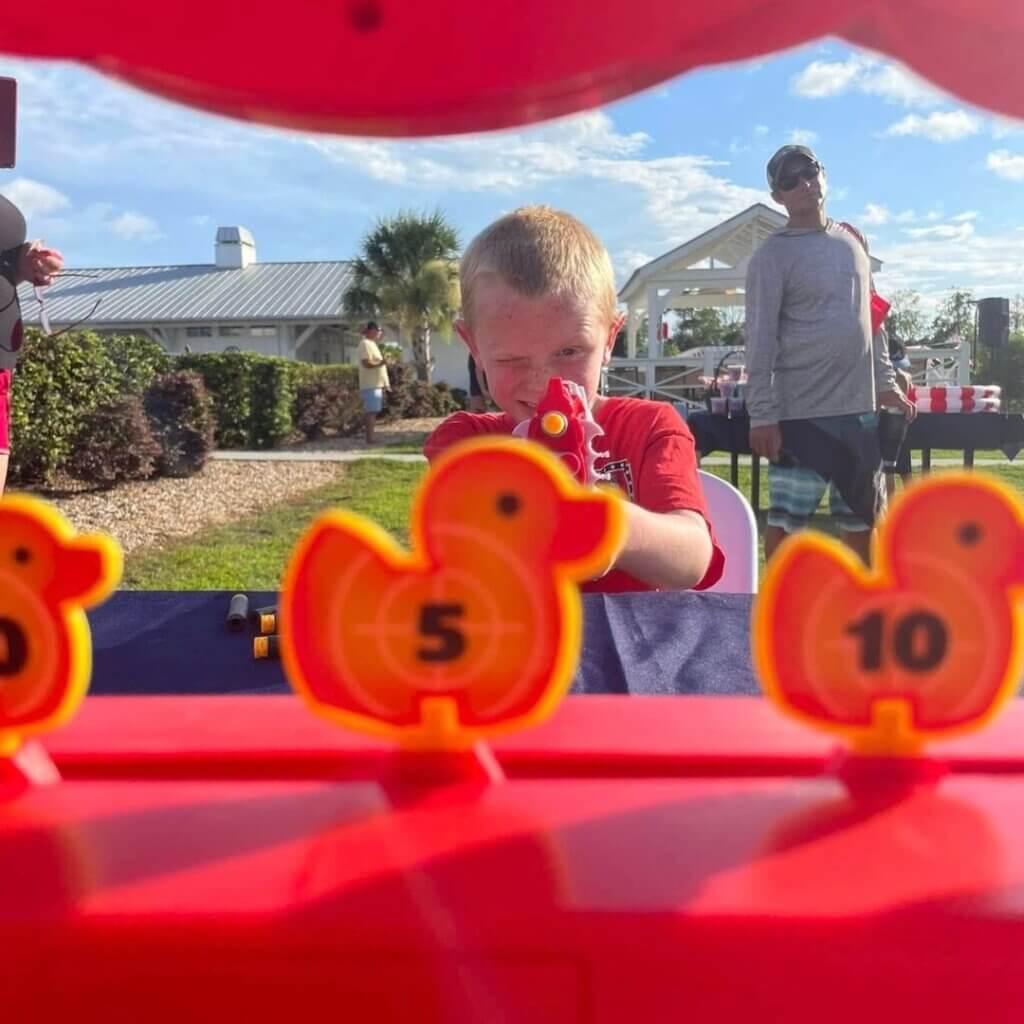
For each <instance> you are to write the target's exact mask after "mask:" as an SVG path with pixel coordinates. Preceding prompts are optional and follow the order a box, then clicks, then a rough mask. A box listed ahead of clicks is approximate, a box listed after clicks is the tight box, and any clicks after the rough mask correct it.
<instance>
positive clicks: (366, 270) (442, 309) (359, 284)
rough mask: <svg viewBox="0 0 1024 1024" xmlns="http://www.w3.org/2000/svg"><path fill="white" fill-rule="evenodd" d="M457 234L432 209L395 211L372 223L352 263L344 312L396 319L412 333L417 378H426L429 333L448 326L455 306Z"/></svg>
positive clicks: (429, 361)
mask: <svg viewBox="0 0 1024 1024" xmlns="http://www.w3.org/2000/svg"><path fill="white" fill-rule="evenodd" d="M458 249H459V238H458V234H457V233H456V231H455V229H454V228H453V227H452V226H451V225H450V224H449V223H448V222H447V221H446V220H445V218H444V215H443V214H442V213H441V212H440V211H437V212H435V213H433V214H429V215H428V214H424V215H419V214H415V213H411V212H404V211H400V212H399V214H398V216H396V217H391V218H390V219H382V220H379V221H377V224H376V225H375V226H374V228H373V230H372V231H371V232H370V233H369V234H368V235H367V236H366V237H365V238H364V239H363V244H362V250H363V254H362V256H360V257H359V259H357V260H355V262H354V263H353V267H352V284H351V285H350V286H349V288H348V290H347V291H346V292H345V312H346V314H348V315H349V316H352V317H360V318H371V319H377V320H383V321H390V322H392V323H398V324H399V325H401V327H403V328H405V329H406V330H408V331H409V333H410V334H411V336H412V352H413V361H414V362H415V364H416V376H417V378H418V379H419V380H422V381H427V382H429V381H430V371H431V370H432V369H433V366H434V360H433V359H432V358H431V355H430V332H431V331H433V330H447V329H449V328H450V327H451V324H452V321H453V320H454V318H455V315H456V313H457V312H458V309H459V272H458V264H457V262H456V260H457V258H458Z"/></svg>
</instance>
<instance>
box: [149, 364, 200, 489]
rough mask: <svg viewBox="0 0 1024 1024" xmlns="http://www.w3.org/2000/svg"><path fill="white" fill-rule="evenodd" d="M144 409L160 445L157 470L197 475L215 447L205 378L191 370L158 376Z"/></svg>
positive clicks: (173, 473) (169, 474)
mask: <svg viewBox="0 0 1024 1024" xmlns="http://www.w3.org/2000/svg"><path fill="white" fill-rule="evenodd" d="M145 410H146V415H147V416H148V417H149V421H150V424H151V427H152V431H153V436H154V437H155V439H156V443H157V449H158V454H157V457H156V468H157V471H158V472H159V473H161V474H164V475H166V476H174V477H183V476H191V475H192V474H193V473H198V472H199V470H200V469H202V468H203V466H204V465H205V464H206V460H207V458H208V457H209V454H210V451H211V449H212V448H213V402H212V400H211V398H210V394H209V392H208V391H207V390H206V386H205V385H204V384H203V378H202V377H200V376H199V374H198V373H195V372H193V371H190V370H178V371H176V372H175V373H167V374H164V375H163V376H162V377H158V378H157V379H156V380H155V381H154V382H153V383H152V384H151V385H150V386H149V388H148V389H147V391H146V396H145Z"/></svg>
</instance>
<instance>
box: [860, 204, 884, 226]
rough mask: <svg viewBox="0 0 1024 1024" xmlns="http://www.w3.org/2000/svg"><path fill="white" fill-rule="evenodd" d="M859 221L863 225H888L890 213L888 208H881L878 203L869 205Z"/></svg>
mask: <svg viewBox="0 0 1024 1024" xmlns="http://www.w3.org/2000/svg"><path fill="white" fill-rule="evenodd" d="M858 220H859V221H860V223H861V224H887V223H888V221H889V211H888V209H887V208H886V207H884V206H880V205H878V204H877V203H868V204H867V206H865V207H864V212H863V213H862V214H861V215H860V217H859V218H858Z"/></svg>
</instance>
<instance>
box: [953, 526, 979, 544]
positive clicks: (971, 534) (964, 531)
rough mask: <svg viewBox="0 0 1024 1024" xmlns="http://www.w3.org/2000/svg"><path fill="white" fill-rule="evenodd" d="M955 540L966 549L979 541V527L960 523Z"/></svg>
mask: <svg viewBox="0 0 1024 1024" xmlns="http://www.w3.org/2000/svg"><path fill="white" fill-rule="evenodd" d="M956 539H957V540H958V541H959V542H960V543H961V544H964V545H966V546H967V547H971V545H973V544H977V543H978V541H979V540H981V527H980V526H979V525H978V524H977V523H961V524H960V526H959V527H957V531H956Z"/></svg>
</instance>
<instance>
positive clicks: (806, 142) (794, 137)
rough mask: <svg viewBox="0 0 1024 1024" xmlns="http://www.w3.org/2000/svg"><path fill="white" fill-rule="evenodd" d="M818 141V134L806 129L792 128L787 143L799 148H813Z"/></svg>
mask: <svg viewBox="0 0 1024 1024" xmlns="http://www.w3.org/2000/svg"><path fill="white" fill-rule="evenodd" d="M817 140H818V133H817V132H812V131H810V130H808V129H806V128H791V129H790V131H789V138H788V139H787V140H786V141H787V142H792V143H793V144H794V145H797V146H812V145H814V143H815V142H817Z"/></svg>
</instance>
